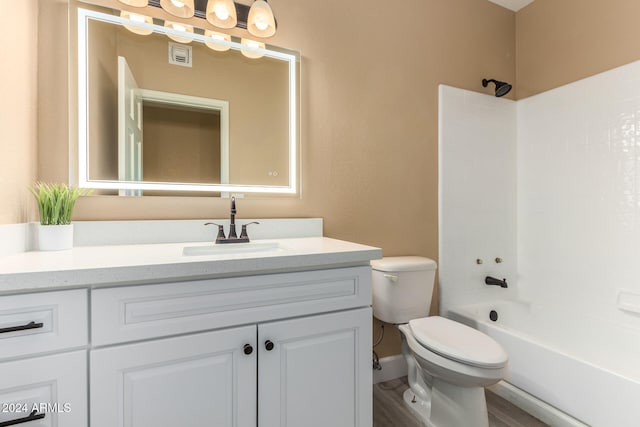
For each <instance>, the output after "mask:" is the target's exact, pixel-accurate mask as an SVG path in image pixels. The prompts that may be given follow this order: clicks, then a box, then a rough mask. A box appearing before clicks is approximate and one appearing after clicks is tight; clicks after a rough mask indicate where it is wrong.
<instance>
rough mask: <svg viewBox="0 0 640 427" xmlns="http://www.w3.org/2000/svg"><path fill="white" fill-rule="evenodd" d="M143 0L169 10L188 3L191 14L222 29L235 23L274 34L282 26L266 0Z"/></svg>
mask: <svg viewBox="0 0 640 427" xmlns="http://www.w3.org/2000/svg"><path fill="white" fill-rule="evenodd" d="M120 1H123V2H124V1H140V0H120ZM143 1H148V2H149V6H153V7H162V8H163V9H164V10H166V11H168V12H169V13H173V12H171V11H170V10H169V9H168V8H169V7H176V6H179V5H181V4H184V5H185V6H184V7H185V8H188V9H192V10H193V11H194V12H193V14H192V15H190V16H195V17H196V18H200V19H206V20H207V21H208V22H209V23H210V24H212V25H213V26H215V27H218V28H222V29H231V28H234V27H238V28H242V29H246V30H248V31H249V33H250V34H252V35H253V36H255V37H271V36H273V35H274V34H275V33H276V29H277V26H278V23H277V22H276V19H275V18H274V16H273V10H272V9H271V6H269V4H268V3H267V2H266V0H256V1H254V2H253V4H252V5H251V6H249V5H246V4H242V3H235V2H234V1H233V0H143ZM245 1H246V0H245ZM187 6H188V7H187ZM173 14H174V15H176V16H180V17H182V15H179V14H177V13H173Z"/></svg>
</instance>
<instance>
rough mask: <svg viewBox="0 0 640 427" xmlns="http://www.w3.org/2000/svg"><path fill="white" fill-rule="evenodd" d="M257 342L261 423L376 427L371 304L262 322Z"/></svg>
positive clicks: (278, 426)
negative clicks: (373, 399) (373, 400)
mask: <svg viewBox="0 0 640 427" xmlns="http://www.w3.org/2000/svg"><path fill="white" fill-rule="evenodd" d="M271 344H273V346H271ZM258 346H259V358H258V359H259V364H258V376H259V377H258V385H259V388H258V402H259V404H258V424H259V426H260V427H284V426H288V427H299V426H305V427H327V426H331V427H371V425H372V414H371V411H372V409H371V408H372V406H371V405H372V402H371V399H372V383H371V309H370V308H364V309H358V310H351V311H345V312H339V313H332V314H327V315H319V316H312V317H305V318H299V319H291V320H285V321H281V322H273V323H265V324H260V325H259V326H258ZM270 348H271V350H269V349H270Z"/></svg>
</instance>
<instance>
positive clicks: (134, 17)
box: [120, 10, 153, 36]
mask: <svg viewBox="0 0 640 427" xmlns="http://www.w3.org/2000/svg"><path fill="white" fill-rule="evenodd" d="M120 17H121V18H123V19H130V20H131V21H134V22H140V23H145V24H153V19H152V18H151V17H150V16H146V15H141V14H139V13H133V12H127V11H126V10H123V11H121V12H120ZM123 26H124V27H125V28H126V29H127V30H129V31H131V32H132V33H135V34H140V35H141V36H148V35H149V34H151V33H153V29H152V28H143V27H138V26H136V25H127V24H123Z"/></svg>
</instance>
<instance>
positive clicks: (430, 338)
mask: <svg viewBox="0 0 640 427" xmlns="http://www.w3.org/2000/svg"><path fill="white" fill-rule="evenodd" d="M409 327H410V328H411V332H412V333H413V336H414V337H415V339H416V340H417V341H418V342H419V343H420V344H422V345H423V346H424V347H426V348H428V349H429V350H431V351H432V352H434V353H437V354H439V355H441V356H443V357H446V358H447V359H451V360H455V361H457V362H461V363H465V364H467V365H472V366H478V367H483V368H501V367H503V366H504V365H505V364H506V363H507V359H508V356H507V353H506V352H505V351H504V349H503V348H502V347H501V346H500V344H498V343H497V342H496V341H494V340H493V339H492V338H491V337H489V336H487V335H485V334H483V333H482V332H480V331H478V330H476V329H473V328H471V327H469V326H466V325H463V324H462V323H458V322H454V321H453V320H449V319H445V318H444V317H440V316H431V317H423V318H421V319H413V320H410V321H409Z"/></svg>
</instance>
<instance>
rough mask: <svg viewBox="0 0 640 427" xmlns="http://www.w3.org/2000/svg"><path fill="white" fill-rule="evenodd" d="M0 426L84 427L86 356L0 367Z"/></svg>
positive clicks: (74, 354) (71, 355)
mask: <svg viewBox="0 0 640 427" xmlns="http://www.w3.org/2000/svg"><path fill="white" fill-rule="evenodd" d="M0 425H20V426H25V427H27V426H28V427H58V426H64V427H86V426H87V352H86V351H76V352H72V353H64V354H56V355H52V356H45V357H34V358H30V359H23V360H16V361H13V362H3V363H0Z"/></svg>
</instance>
